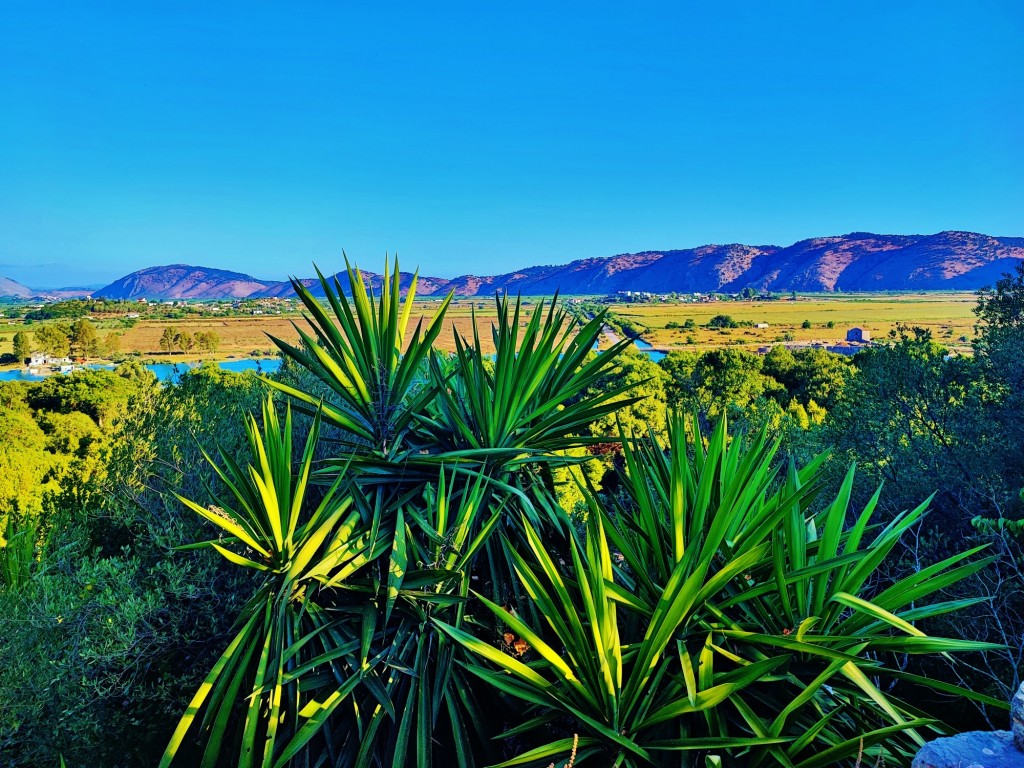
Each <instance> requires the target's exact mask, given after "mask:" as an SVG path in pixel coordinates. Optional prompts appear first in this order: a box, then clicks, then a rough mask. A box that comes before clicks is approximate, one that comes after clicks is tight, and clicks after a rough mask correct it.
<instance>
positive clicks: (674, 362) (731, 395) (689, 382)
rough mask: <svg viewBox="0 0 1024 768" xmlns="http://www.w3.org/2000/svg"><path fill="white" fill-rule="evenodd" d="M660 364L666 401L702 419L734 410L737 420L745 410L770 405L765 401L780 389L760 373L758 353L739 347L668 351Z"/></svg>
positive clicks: (771, 379) (761, 361)
mask: <svg viewBox="0 0 1024 768" xmlns="http://www.w3.org/2000/svg"><path fill="white" fill-rule="evenodd" d="M660 365H661V366H662V367H663V368H664V369H665V371H666V372H667V373H668V375H669V381H668V383H667V385H666V389H667V392H668V402H669V404H670V405H671V406H673V407H675V408H680V409H682V410H684V411H686V410H693V409H696V411H697V412H698V413H700V414H701V415H702V416H704V417H705V418H708V417H715V416H719V415H721V414H725V413H730V414H733V413H735V415H736V416H737V419H738V420H739V418H740V416H741V413H740V412H741V411H743V410H745V409H751V408H756V407H757V406H764V407H771V406H770V405H769V404H768V403H767V402H766V400H767V399H768V398H772V397H774V396H776V395H778V394H779V393H780V392H782V391H783V388H782V386H781V385H780V384H779V383H778V382H777V381H775V379H773V378H771V377H770V376H766V375H765V374H764V373H763V371H762V368H763V365H764V363H763V359H762V358H761V356H760V355H757V354H754V353H753V352H747V351H745V350H741V349H718V350H710V351H708V352H703V353H694V352H670V353H669V354H668V355H667V356H666V357H665V358H664V359H663V360H662V361H661V363H660ZM778 410H779V409H778V408H775V411H776V412H777V411H778Z"/></svg>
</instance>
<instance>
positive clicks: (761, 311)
mask: <svg viewBox="0 0 1024 768" xmlns="http://www.w3.org/2000/svg"><path fill="white" fill-rule="evenodd" d="M976 302H977V296H976V295H975V294H974V293H957V294H948V293H942V294H939V293H920V294H903V295H890V294H886V295H858V296H842V297H839V296H821V295H817V296H800V297H798V298H797V299H796V300H788V299H787V300H779V301H714V302H704V303H699V302H690V303H680V302H673V303H669V302H656V303H649V304H613V305H611V307H610V308H611V309H612V311H613V312H615V313H616V314H617V315H619V316H620V317H622V318H624V319H626V320H629V321H631V322H632V323H634V324H636V325H637V326H641V327H644V328H646V329H647V331H645V332H644V334H643V336H644V338H645V339H646V340H647V341H649V342H650V343H651V344H653V345H654V346H655V347H656V348H658V349H676V348H695V347H696V348H704V347H714V346H736V345H742V346H748V347H757V346H761V345H765V344H772V343H779V342H783V341H792V342H796V343H814V342H821V343H826V344H834V343H836V342H838V341H841V340H843V339H845V338H846V331H847V330H848V329H850V328H852V327H860V328H865V329H867V330H868V331H870V333H871V336H872V338H873V339H884V338H885V337H886V336H887V335H888V333H889V331H890V330H892V329H894V328H895V327H896V326H897V325H900V324H901V325H906V326H918V327H921V328H925V329H927V330H929V331H931V333H932V336H933V338H934V339H935V340H936V341H937V342H939V343H941V344H943V345H944V346H946V347H949V348H951V349H958V350H962V351H967V350H969V349H970V345H969V340H970V339H971V338H972V337H973V335H974V322H975V317H974V315H973V313H972V312H971V309H972V308H973V307H974V305H975V304H976ZM716 315H728V316H729V317H731V318H732V319H733V320H735V321H736V322H737V323H741V324H742V323H752V324H755V325H756V324H767V325H768V327H767V328H756V327H739V328H721V329H715V328H707V327H705V326H706V325H707V323H708V321H709V320H711V319H712V318H713V317H715V316H716ZM687 319H691V320H692V321H693V325H694V326H695V327H693V328H688V329H684V328H667V327H666V326H668V324H669V323H676V324H679V325H683V324H685V323H686V320H687ZM805 321H806V322H807V323H809V324H810V327H809V328H806V327H804V325H805ZM830 323H831V324H832V327H829V324H830Z"/></svg>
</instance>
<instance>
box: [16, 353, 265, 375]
mask: <svg viewBox="0 0 1024 768" xmlns="http://www.w3.org/2000/svg"><path fill="white" fill-rule="evenodd" d="M216 363H217V365H219V366H220V367H221V368H223V369H224V370H226V371H235V372H236V373H237V372H241V371H257V372H259V373H273V372H274V371H276V370H277V369H278V368H280V367H281V359H280V358H278V357H265V358H252V357H247V358H243V359H241V360H217V361H216ZM199 365H200V364H199V363H192V364H189V363H149V364H147V365H146V368H147V369H148V370H150V371H152V372H153V373H154V374H156V377H157V379H159V380H160V381H177V380H178V379H179V378H181V376H182V374H184V373H185V372H186V371H188V370H190V369H192V368H195V367H198V366H199ZM88 367H89V368H94V369H106V370H108V371H111V370H113V369H114V366H112V365H90V366H88ZM43 378H44V377H43V376H33V375H32V374H30V373H29V372H28V371H26V370H24V369H21V368H19V369H17V370H14V371H0V381H42V380H43Z"/></svg>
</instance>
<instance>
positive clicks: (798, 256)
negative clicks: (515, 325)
mask: <svg viewBox="0 0 1024 768" xmlns="http://www.w3.org/2000/svg"><path fill="white" fill-rule="evenodd" d="M1021 260H1024V238H1022V237H992V236H989V235H982V234H977V233H974V232H939V233H938V234H934V235H877V234H872V233H869V232H854V233H851V234H848V235H837V236H832V237H817V238H811V239H808V240H801V241H800V242H797V243H794V244H793V245H789V246H777V245H742V244H731V245H705V246H701V247H699V248H688V249H683V250H665V251H641V252H639V253H627V254H620V255H618V256H609V257H600V258H588V259H580V260H577V261H573V262H570V263H568V264H561V265H547V266H534V267H525V268H523V269H520V270H517V271H514V272H507V273H504V274H500V275H462V276H460V277H456V278H451V279H449V278H440V277H425V276H421V277H420V278H419V282H418V284H417V294H418V295H420V296H436V295H444V294H446V293H448V292H449V291H454V292H455V293H456V294H457V295H462V296H481V295H493V294H494V293H495V292H496V291H509V292H513V293H515V292H521V293H523V294H528V295H529V294H535V295H536V294H551V293H554V292H555V291H556V290H557V291H560V292H561V293H562V294H569V295H571V294H603V293H614V292H616V291H650V292H652V293H669V292H680V293H691V292H701V293H706V292H711V291H723V292H733V293H735V292H739V291H741V290H743V289H744V288H746V287H748V286H749V287H752V288H755V289H758V290H767V291H854V292H856V291H905V290H915V291H929V290H976V289H978V288H980V287H982V286H984V285H991V284H993V283H994V282H995V281H996V280H998V279H999V278H1000V277H1001V276H1002V275H1003V274H1004V273H1006V272H1010V271H1012V270H1013V269H1014V268H1015V267H1016V265H1017V264H1018V263H1020V261H1021ZM364 277H365V278H366V280H367V282H368V283H370V284H371V285H374V286H376V285H379V283H380V279H381V278H380V275H378V274H375V273H369V272H364ZM411 278H412V275H411V274H410V273H402V285H403V287H405V286H408V284H409V281H410V280H411ZM302 282H303V283H304V284H306V285H307V286H310V287H311V288H313V290H314V292H320V289H319V284H318V282H317V281H316V280H314V279H304V280H303V281H302ZM342 283H343V284H345V283H346V281H345V280H342ZM12 284H13V285H14V286H16V287H17V288H22V289H24V286H18V285H17V284H16V283H12ZM17 288H16V289H17ZM4 290H6V281H5V283H3V284H0V295H4V293H3V291H4ZM26 290H28V289H26ZM292 294H293V291H292V287H291V284H290V283H288V282H286V281H276V280H261V279H259V278H255V277H252V276H251V275H247V274H243V273H240V272H230V271H227V270H221V269H213V268H210V267H198V266H188V265H183V264H174V265H170V266H160V267H149V268H147V269H142V270H139V271H137V272H133V273H131V274H130V275H126V276H124V277H122V278H120V279H119V280H115V281H114V282H113V283H111V284H110V285H108V286H105V287H104V288H101V289H99V290H98V291H95V292H94V293H93V295H94V296H100V297H106V298H114V299H134V298H142V297H145V298H148V299H154V300H156V299H159V300H166V299H223V298H266V297H275V296H278V297H280V296H289V295H292ZM29 295H31V291H30V292H29Z"/></svg>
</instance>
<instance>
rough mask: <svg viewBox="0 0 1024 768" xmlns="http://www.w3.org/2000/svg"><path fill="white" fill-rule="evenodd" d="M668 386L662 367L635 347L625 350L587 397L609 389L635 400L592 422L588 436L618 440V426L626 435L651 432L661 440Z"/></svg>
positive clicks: (665, 415)
mask: <svg viewBox="0 0 1024 768" xmlns="http://www.w3.org/2000/svg"><path fill="white" fill-rule="evenodd" d="M668 383H669V375H668V374H667V373H666V372H665V370H664V369H663V368H662V367H661V366H659V365H658V364H657V363H655V362H653V361H652V360H651V358H650V357H649V356H647V355H645V354H643V353H641V352H639V351H638V350H636V349H635V348H632V347H627V348H626V350H624V351H623V353H622V354H621V355H619V357H618V358H617V359H616V361H615V365H614V367H612V368H610V369H609V370H608V371H607V372H606V373H605V375H604V376H602V377H601V378H600V379H598V380H597V382H596V383H595V385H594V387H593V388H592V389H591V390H590V392H589V393H588V396H590V397H593V396H594V395H596V394H597V393H599V392H606V391H608V390H611V389H628V391H629V393H630V397H631V398H638V399H637V400H636V401H635V402H633V403H631V404H629V405H626V406H625V407H623V408H619V409H618V410H616V411H615V413H610V414H607V415H606V416H603V417H602V418H600V419H598V420H596V421H593V422H591V424H590V426H589V431H590V434H592V435H595V436H605V437H617V436H618V434H619V428H620V426H621V428H622V429H623V430H624V431H625V433H626V434H627V435H628V434H637V435H646V434H648V433H649V432H650V431H653V432H654V433H655V434H656V435H660V436H661V437H662V438H664V436H665V434H666V433H665V425H666V423H667V417H668V411H667V394H666V387H667V385H668Z"/></svg>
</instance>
